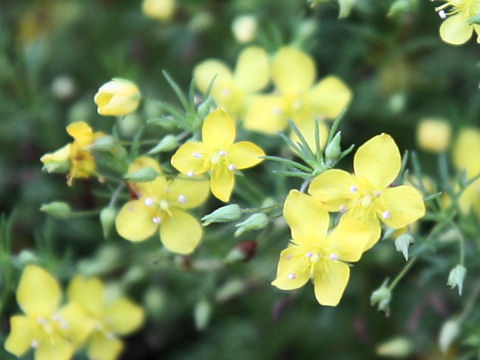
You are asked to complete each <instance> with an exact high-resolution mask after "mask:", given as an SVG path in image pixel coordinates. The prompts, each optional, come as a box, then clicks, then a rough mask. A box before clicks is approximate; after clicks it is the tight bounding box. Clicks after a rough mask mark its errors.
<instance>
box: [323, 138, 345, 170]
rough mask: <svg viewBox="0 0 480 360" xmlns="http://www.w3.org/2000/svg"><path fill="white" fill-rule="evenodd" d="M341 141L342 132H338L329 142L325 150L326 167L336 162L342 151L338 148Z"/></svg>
mask: <svg viewBox="0 0 480 360" xmlns="http://www.w3.org/2000/svg"><path fill="white" fill-rule="evenodd" d="M341 140H342V132H341V131H339V132H337V133H336V134H335V136H334V137H333V139H332V141H330V142H329V143H328V145H327V147H326V148H325V158H326V160H327V165H329V164H331V165H333V164H334V163H335V161H337V160H338V158H339V157H340V155H341V154H342V149H341V147H340V141H341Z"/></svg>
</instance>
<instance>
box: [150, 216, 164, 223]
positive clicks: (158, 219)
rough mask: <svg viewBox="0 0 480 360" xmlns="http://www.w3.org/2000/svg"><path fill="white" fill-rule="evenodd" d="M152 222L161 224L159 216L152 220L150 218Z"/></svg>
mask: <svg viewBox="0 0 480 360" xmlns="http://www.w3.org/2000/svg"><path fill="white" fill-rule="evenodd" d="M152 221H153V223H154V224H160V223H161V222H162V218H160V217H159V216H155V217H154V218H152Z"/></svg>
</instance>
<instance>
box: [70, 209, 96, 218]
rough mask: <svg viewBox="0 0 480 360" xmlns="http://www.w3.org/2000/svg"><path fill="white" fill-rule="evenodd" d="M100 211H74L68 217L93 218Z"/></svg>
mask: <svg viewBox="0 0 480 360" xmlns="http://www.w3.org/2000/svg"><path fill="white" fill-rule="evenodd" d="M99 213H100V210H98V209H96V210H86V211H75V212H73V213H72V214H71V215H70V216H71V217H86V216H93V215H98V214H99Z"/></svg>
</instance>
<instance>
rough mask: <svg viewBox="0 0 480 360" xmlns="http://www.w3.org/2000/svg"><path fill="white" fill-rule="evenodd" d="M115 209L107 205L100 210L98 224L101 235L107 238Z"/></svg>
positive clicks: (115, 213)
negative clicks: (100, 226)
mask: <svg viewBox="0 0 480 360" xmlns="http://www.w3.org/2000/svg"><path fill="white" fill-rule="evenodd" d="M116 216H117V210H116V209H115V208H113V207H111V206H107V207H106V208H103V209H102V211H100V224H101V225H102V231H103V237H104V238H105V239H108V238H109V237H110V234H111V232H112V229H113V225H114V224H115V218H116Z"/></svg>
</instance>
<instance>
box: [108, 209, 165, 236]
mask: <svg viewBox="0 0 480 360" xmlns="http://www.w3.org/2000/svg"><path fill="white" fill-rule="evenodd" d="M156 216H157V210H156V209H155V206H146V205H145V202H144V200H134V201H129V202H128V203H126V204H125V205H124V206H123V207H122V209H121V210H120V212H119V213H118V215H117V218H116V219H115V226H116V228H117V231H118V233H119V234H120V236H121V237H123V238H125V239H127V240H130V241H142V240H145V239H148V238H149V237H150V236H152V235H153V234H154V233H155V231H156V230H157V228H158V223H155V222H154V220H153V219H154V218H155V217H156Z"/></svg>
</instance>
